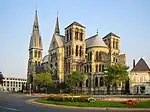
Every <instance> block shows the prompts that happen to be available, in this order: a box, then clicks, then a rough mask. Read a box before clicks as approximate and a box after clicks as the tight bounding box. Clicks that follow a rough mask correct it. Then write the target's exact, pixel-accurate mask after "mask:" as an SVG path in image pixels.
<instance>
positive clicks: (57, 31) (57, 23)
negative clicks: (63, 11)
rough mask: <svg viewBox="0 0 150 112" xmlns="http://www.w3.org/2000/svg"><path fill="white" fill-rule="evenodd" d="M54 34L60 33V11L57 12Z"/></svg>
mask: <svg viewBox="0 0 150 112" xmlns="http://www.w3.org/2000/svg"><path fill="white" fill-rule="evenodd" d="M54 34H58V35H59V34H60V31H59V21H58V13H57V19H56V25H55V32H54Z"/></svg>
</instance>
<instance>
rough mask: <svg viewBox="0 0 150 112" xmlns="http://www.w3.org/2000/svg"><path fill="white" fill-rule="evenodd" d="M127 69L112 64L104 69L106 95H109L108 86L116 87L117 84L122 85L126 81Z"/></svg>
mask: <svg viewBox="0 0 150 112" xmlns="http://www.w3.org/2000/svg"><path fill="white" fill-rule="evenodd" d="M128 69H129V67H127V66H126V65H123V64H114V65H110V66H107V67H106V70H105V78H104V79H105V82H106V86H107V93H108V94H110V86H114V87H117V85H118V84H120V83H122V84H123V85H124V84H125V83H126V81H127V80H128Z"/></svg>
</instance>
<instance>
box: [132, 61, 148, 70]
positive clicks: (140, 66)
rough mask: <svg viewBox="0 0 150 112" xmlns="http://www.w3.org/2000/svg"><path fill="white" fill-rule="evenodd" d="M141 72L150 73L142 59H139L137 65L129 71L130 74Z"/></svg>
mask: <svg viewBox="0 0 150 112" xmlns="http://www.w3.org/2000/svg"><path fill="white" fill-rule="evenodd" d="M136 71H138V72H142V71H150V69H149V67H148V65H147V63H146V62H145V60H144V59H143V58H141V59H140V60H139V61H138V63H137V64H136V65H135V67H134V68H133V69H132V70H131V72H136Z"/></svg>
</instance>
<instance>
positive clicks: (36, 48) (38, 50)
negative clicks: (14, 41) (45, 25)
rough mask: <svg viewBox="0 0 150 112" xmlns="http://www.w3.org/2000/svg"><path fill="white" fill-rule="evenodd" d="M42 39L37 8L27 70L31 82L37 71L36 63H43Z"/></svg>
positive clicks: (28, 79) (28, 80) (28, 81)
mask: <svg viewBox="0 0 150 112" xmlns="http://www.w3.org/2000/svg"><path fill="white" fill-rule="evenodd" d="M42 50H43V48H42V39H41V36H40V33H39V24H38V16H37V10H36V11H35V18H34V24H33V31H32V35H31V38H30V44H29V60H28V70H27V71H28V72H27V83H31V82H32V81H31V80H33V79H31V77H32V78H33V77H34V75H35V72H36V65H40V64H41V63H42Z"/></svg>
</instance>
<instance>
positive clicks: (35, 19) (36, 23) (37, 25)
mask: <svg viewBox="0 0 150 112" xmlns="http://www.w3.org/2000/svg"><path fill="white" fill-rule="evenodd" d="M38 27H39V24H38V16H37V10H35V17H34V24H33V29H38Z"/></svg>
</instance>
